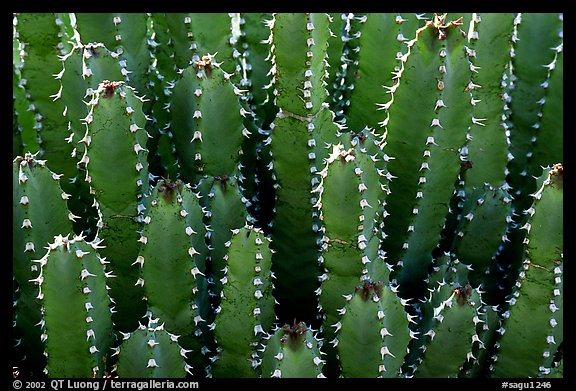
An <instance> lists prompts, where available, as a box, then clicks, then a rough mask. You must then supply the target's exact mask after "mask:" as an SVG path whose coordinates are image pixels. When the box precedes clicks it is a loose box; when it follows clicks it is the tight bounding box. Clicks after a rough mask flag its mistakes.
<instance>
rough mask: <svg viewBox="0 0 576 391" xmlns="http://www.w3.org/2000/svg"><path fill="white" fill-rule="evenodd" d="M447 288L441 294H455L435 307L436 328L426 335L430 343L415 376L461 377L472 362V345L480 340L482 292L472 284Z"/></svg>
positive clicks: (434, 323) (441, 290)
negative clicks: (478, 331)
mask: <svg viewBox="0 0 576 391" xmlns="http://www.w3.org/2000/svg"><path fill="white" fill-rule="evenodd" d="M445 286H446V287H447V288H448V289H439V290H437V291H436V292H437V294H440V295H442V296H444V297H446V295H447V294H448V293H450V291H452V292H451V294H450V296H449V297H448V298H446V299H440V300H441V302H440V305H439V306H437V307H435V308H434V316H433V319H434V321H433V325H432V328H431V329H429V330H428V331H427V332H426V333H425V335H426V336H427V337H428V338H429V340H428V342H427V344H426V345H425V349H424V356H423V360H422V362H421V363H420V365H419V366H418V367H417V368H416V371H415V373H414V376H415V377H425V378H435V377H457V376H458V374H459V372H460V371H461V370H462V368H463V366H464V364H465V363H466V362H467V361H468V360H470V359H471V354H472V342H473V341H474V340H476V339H477V338H478V335H477V334H476V324H477V323H478V322H480V321H481V320H480V318H479V317H478V308H479V307H480V305H481V304H482V303H481V301H480V295H479V293H478V290H474V289H472V287H471V286H469V285H467V286H457V287H456V288H454V289H452V287H454V285H451V284H445ZM433 294H434V293H433ZM447 353H448V354H447Z"/></svg>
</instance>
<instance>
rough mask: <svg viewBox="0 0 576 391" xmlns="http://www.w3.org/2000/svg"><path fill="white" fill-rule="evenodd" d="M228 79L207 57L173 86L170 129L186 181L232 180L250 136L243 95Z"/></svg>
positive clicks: (183, 177)
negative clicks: (220, 177) (224, 177)
mask: <svg viewBox="0 0 576 391" xmlns="http://www.w3.org/2000/svg"><path fill="white" fill-rule="evenodd" d="M230 76H231V74H229V73H226V72H225V71H224V70H223V69H221V68H220V64H219V63H217V62H216V59H215V58H214V57H213V56H211V55H204V56H203V57H202V59H201V60H199V61H198V62H196V63H194V64H192V65H190V66H189V67H188V68H187V69H186V70H185V71H184V72H183V73H182V76H181V78H180V79H179V80H178V81H177V82H176V83H175V85H174V89H173V91H172V102H171V104H170V109H171V113H172V124H171V126H172V134H173V135H174V143H175V146H176V151H177V156H178V160H179V162H180V166H181V177H182V179H183V180H185V181H191V182H198V180H199V179H200V178H201V177H202V176H204V175H211V176H218V175H228V176H230V175H232V173H233V172H234V170H235V169H236V167H237V165H238V161H239V154H240V151H241V144H242V140H243V138H244V137H248V133H247V130H246V129H245V128H244V126H243V122H242V116H243V115H244V111H243V109H242V107H241V106H240V102H239V98H238V96H239V95H240V94H241V92H240V90H239V89H238V88H236V87H235V86H233V85H232V83H231V82H230ZM222 107H226V108H227V109H226V110H224V111H223V110H222V109H221V108H222Z"/></svg>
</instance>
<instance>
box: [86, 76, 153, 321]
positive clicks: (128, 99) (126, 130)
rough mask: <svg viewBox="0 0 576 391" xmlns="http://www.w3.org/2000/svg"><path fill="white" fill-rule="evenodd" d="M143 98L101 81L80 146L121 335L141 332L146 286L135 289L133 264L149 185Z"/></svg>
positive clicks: (128, 89) (94, 95)
mask: <svg viewBox="0 0 576 391" xmlns="http://www.w3.org/2000/svg"><path fill="white" fill-rule="evenodd" d="M141 99H142V98H139V97H138V96H136V95H135V93H134V90H133V88H132V87H130V86H123V82H114V81H108V80H105V81H103V82H102V83H100V84H99V85H98V89H97V90H95V91H94V94H93V95H92V99H91V100H90V102H89V105H90V110H89V112H88V115H87V116H86V118H85V122H86V132H85V135H84V137H83V138H82V139H81V140H79V141H78V142H79V143H83V144H85V145H86V149H85V151H84V155H83V156H82V159H81V160H80V162H79V164H82V165H84V167H85V168H86V181H87V182H88V183H90V192H91V193H92V194H93V195H94V199H95V203H96V205H97V208H98V214H99V221H98V223H97V226H98V228H99V234H98V236H99V237H100V238H101V239H102V240H104V243H106V245H107V246H106V248H105V249H104V252H103V253H102V255H103V256H105V257H106V258H107V259H108V260H109V261H110V263H111V264H110V269H111V270H112V271H113V272H114V274H115V275H116V276H117V278H116V279H115V280H113V281H111V282H110V288H111V292H110V295H111V296H112V298H113V300H114V301H115V302H116V305H117V306H118V312H117V313H116V314H115V317H114V321H115V323H117V327H118V328H119V329H120V330H130V329H134V328H135V327H137V326H136V323H137V321H138V319H139V318H140V317H142V316H143V315H144V312H145V305H144V303H143V302H142V298H143V292H142V287H141V286H139V285H137V280H138V277H139V276H138V272H139V269H138V268H137V267H136V266H134V265H133V263H134V261H135V260H136V258H137V256H138V250H139V247H138V244H139V243H138V239H139V235H138V230H139V229H141V225H142V223H141V222H140V221H139V220H140V219H141V216H140V215H141V212H142V211H143V208H142V207H143V205H142V201H141V199H142V197H143V194H145V193H146V192H147V188H148V186H149V184H148V170H147V161H146V154H147V150H146V148H145V147H144V145H146V139H147V133H146V131H145V130H144V126H145V122H146V118H145V116H144V114H143V113H142V101H141ZM110 170H113V171H114V173H115V174H114V175H113V176H111V175H109V174H108V173H109V171H110Z"/></svg>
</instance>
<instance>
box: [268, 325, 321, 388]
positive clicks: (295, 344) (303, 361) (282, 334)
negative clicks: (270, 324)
mask: <svg viewBox="0 0 576 391" xmlns="http://www.w3.org/2000/svg"><path fill="white" fill-rule="evenodd" d="M266 339H267V341H265V345H264V347H263V349H262V350H263V351H262V355H261V360H262V363H261V365H262V377H276V378H280V377H284V378H287V377H299V378H307V377H323V374H322V366H323V364H324V360H322V358H321V357H320V355H321V354H322V352H321V350H319V347H318V339H317V337H316V336H315V335H314V331H313V330H311V329H310V328H308V326H306V324H305V323H303V322H299V323H296V322H294V325H293V326H290V325H288V324H286V325H284V326H282V327H278V328H277V329H276V330H275V331H274V333H273V334H271V335H268V336H267V337H266Z"/></svg>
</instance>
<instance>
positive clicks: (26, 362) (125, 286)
mask: <svg viewBox="0 0 576 391" xmlns="http://www.w3.org/2000/svg"><path fill="white" fill-rule="evenodd" d="M562 81H563V14H561V13H494V14H493V13H451V14H427V13H423V14H410V13H362V14H353V13H342V14H339V13H230V14H228V13H120V14H116V13H16V14H14V15H13V87H14V88H13V144H12V145H13V169H12V175H13V236H14V240H13V282H12V284H13V307H12V309H13V316H12V319H13V326H14V327H13V329H14V338H13V341H14V349H13V353H14V354H13V355H12V359H11V360H12V365H13V367H14V368H16V369H17V371H18V372H19V373H20V374H21V375H22V376H26V377H28V376H30V377H32V376H48V377H105V376H120V377H133V378H137V377H143V378H145V377H176V378H184V377H188V378H233V377H252V378H266V377H275V378H276V377H282V378H286V377H306V378H322V377H327V378H339V377H346V378H355V377H364V378H367V377H371V378H376V377H386V378H390V377H400V378H410V377H419V378H437V377H443V378H456V377H460V378H463V377H467V378H471V377H472V378H489V377H492V378H505V377H547V378H552V377H563V346H564V345H563V344H564V340H563V278H564V276H563V224H562V223H563V181H564V177H563V172H564V171H563V170H564V169H563V165H562V162H563V160H564V158H563V140H562V134H563V104H562V102H563V82H562ZM447 350H449V352H450V353H449V354H446V351H447Z"/></svg>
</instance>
